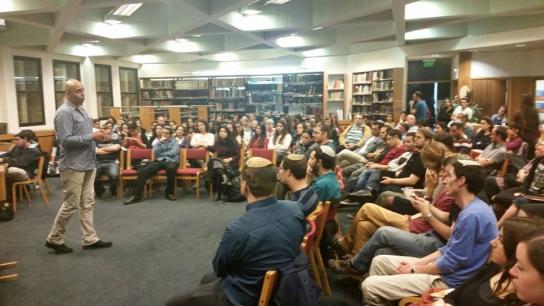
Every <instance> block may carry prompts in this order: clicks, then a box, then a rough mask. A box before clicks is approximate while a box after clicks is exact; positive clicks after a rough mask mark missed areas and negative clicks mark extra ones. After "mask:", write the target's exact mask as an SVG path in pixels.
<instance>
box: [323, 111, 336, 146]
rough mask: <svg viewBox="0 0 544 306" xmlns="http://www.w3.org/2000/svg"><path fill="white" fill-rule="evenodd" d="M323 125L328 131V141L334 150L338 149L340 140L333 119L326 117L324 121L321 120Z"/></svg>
mask: <svg viewBox="0 0 544 306" xmlns="http://www.w3.org/2000/svg"><path fill="white" fill-rule="evenodd" d="M323 124H324V125H325V126H326V127H327V129H328V130H329V139H330V140H331V141H332V145H333V146H334V149H336V148H338V146H339V145H340V140H339V136H338V123H337V122H336V120H334V118H332V117H327V118H325V120H323Z"/></svg>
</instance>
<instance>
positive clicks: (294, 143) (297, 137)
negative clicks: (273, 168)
mask: <svg viewBox="0 0 544 306" xmlns="http://www.w3.org/2000/svg"><path fill="white" fill-rule="evenodd" d="M305 130H306V124H305V123H303V122H299V123H297V125H296V126H295V133H294V134H293V139H292V140H291V145H292V146H293V149H294V148H296V146H297V145H298V144H299V143H300V137H301V136H302V133H303V132H304V131H305Z"/></svg>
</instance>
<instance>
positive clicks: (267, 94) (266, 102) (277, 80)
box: [246, 75, 283, 114]
mask: <svg viewBox="0 0 544 306" xmlns="http://www.w3.org/2000/svg"><path fill="white" fill-rule="evenodd" d="M282 87H283V76H282V75H255V76H248V77H247V78H246V93H247V104H246V109H247V112H248V113H255V114H264V113H270V114H279V113H281V112H282V111H283V101H282Z"/></svg>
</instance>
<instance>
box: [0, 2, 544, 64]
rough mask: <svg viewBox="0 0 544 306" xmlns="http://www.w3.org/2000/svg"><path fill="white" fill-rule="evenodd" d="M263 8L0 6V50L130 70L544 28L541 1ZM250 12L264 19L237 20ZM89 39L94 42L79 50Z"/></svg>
mask: <svg viewBox="0 0 544 306" xmlns="http://www.w3.org/2000/svg"><path fill="white" fill-rule="evenodd" d="M266 2H267V0H260V1H259V0H257V1H255V0H0V18H4V19H5V20H6V28H7V29H6V30H0V46H12V47H21V48H32V49H39V50H47V51H49V52H53V53H59V54H70V55H78V56H107V57H114V58H119V59H122V60H127V61H132V62H137V63H177V62H202V61H234V60H264V59H276V58H300V57H314V56H337V55H349V54H355V53H361V52H366V51H373V50H380V49H385V48H390V47H395V46H409V45H415V44H421V43H427V42H434V41H446V40H452V39H459V38H467V37H478V36H480V35H487V34H491V33H500V32H506V31H512V30H518V29H528V28H536V27H541V26H544V1H543V0H515V1H513V0H424V1H423V0H422V1H406V0H291V1H289V2H287V3H285V4H281V5H277V4H267V5H265V3H266ZM126 3H143V5H142V6H141V7H140V8H139V9H138V10H137V11H136V12H135V13H134V14H133V15H132V16H130V17H128V18H126V19H125V20H124V21H123V23H121V24H118V25H108V24H106V23H104V22H103V21H104V16H105V15H106V14H107V13H108V12H110V11H111V10H112V9H114V8H116V7H118V6H120V5H122V4H126ZM248 5H249V8H253V9H258V10H261V11H262V12H261V13H260V14H258V15H256V16H244V15H242V14H240V11H241V9H243V8H246V7H248ZM175 39H177V41H176V40H175ZM183 39H185V40H183ZM91 41H98V42H93V44H92V45H88V44H85V43H89V42H91ZM180 41H181V42H180ZM282 42H284V43H285V42H286V43H291V45H287V46H286V45H284V44H282ZM540 45H542V44H540ZM503 47H504V46H503ZM225 53H226V54H225Z"/></svg>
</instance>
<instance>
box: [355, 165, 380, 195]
mask: <svg viewBox="0 0 544 306" xmlns="http://www.w3.org/2000/svg"><path fill="white" fill-rule="evenodd" d="M381 173H382V171H381V170H379V169H366V170H364V171H363V173H361V175H359V178H358V179H357V184H355V191H357V190H361V189H363V188H365V187H368V188H372V189H377V188H378V187H379V186H380V176H381Z"/></svg>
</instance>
